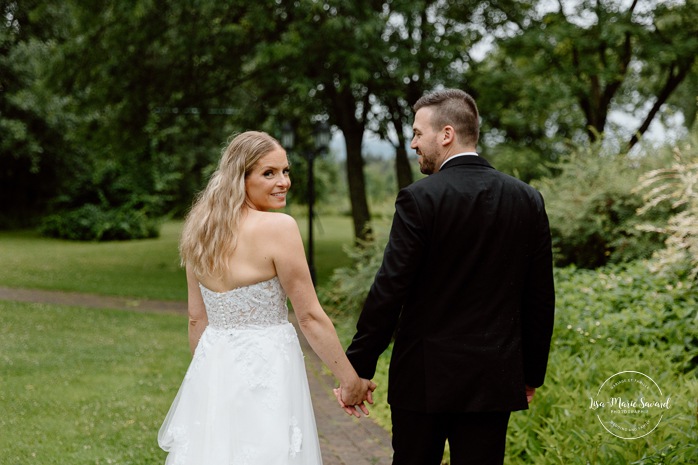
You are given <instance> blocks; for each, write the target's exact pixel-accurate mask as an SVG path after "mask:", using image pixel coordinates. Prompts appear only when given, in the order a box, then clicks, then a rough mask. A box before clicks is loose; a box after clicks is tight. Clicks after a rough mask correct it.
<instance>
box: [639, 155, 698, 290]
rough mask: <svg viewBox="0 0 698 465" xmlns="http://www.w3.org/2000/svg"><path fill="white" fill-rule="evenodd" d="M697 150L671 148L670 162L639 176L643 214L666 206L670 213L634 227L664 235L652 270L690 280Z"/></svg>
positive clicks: (697, 238) (697, 220)
mask: <svg viewBox="0 0 698 465" xmlns="http://www.w3.org/2000/svg"><path fill="white" fill-rule="evenodd" d="M697 186H698V151H696V149H695V146H693V147H692V146H691V145H690V144H688V145H686V147H684V148H680V147H676V148H675V149H674V163H673V164H672V166H670V167H668V168H663V169H657V170H653V171H650V172H648V173H646V174H645V175H643V176H642V177H641V178H640V185H639V186H638V188H637V189H636V190H637V191H638V192H642V193H643V199H644V201H645V205H644V206H643V207H642V208H641V209H640V213H641V214H644V213H647V212H651V211H654V210H656V209H657V208H658V207H659V206H662V205H667V204H668V205H669V206H670V207H671V209H672V216H671V217H670V218H669V220H668V221H667V222H666V223H665V224H660V225H656V224H655V225H653V224H643V225H639V226H638V229H640V230H644V231H650V232H658V233H661V234H664V235H666V236H667V239H666V241H665V244H666V247H665V248H664V249H662V250H660V251H658V252H657V253H655V256H654V259H655V260H654V262H653V269H654V270H655V271H662V272H670V273H672V274H673V273H677V274H678V275H682V274H686V273H688V275H689V279H690V281H692V282H694V281H695V280H696V277H698V191H696V187H697Z"/></svg>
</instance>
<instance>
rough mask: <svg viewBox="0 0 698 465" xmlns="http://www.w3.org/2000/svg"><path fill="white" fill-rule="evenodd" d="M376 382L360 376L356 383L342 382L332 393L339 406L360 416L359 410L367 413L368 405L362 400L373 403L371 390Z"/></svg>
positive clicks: (350, 413)
mask: <svg viewBox="0 0 698 465" xmlns="http://www.w3.org/2000/svg"><path fill="white" fill-rule="evenodd" d="M375 389H376V383H374V382H373V381H371V380H368V379H363V378H360V379H359V382H358V383H351V384H344V385H341V386H340V387H339V388H337V389H334V395H335V397H336V398H337V402H338V403H339V405H340V407H342V408H343V409H344V411H345V412H347V414H349V415H354V416H356V417H360V416H361V414H360V413H359V410H360V411H361V412H363V414H364V415H368V407H366V405H365V404H364V402H368V403H369V404H373V391H374V390H375Z"/></svg>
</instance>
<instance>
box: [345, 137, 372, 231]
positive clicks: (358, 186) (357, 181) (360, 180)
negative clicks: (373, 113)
mask: <svg viewBox="0 0 698 465" xmlns="http://www.w3.org/2000/svg"><path fill="white" fill-rule="evenodd" d="M347 129H348V128H345V129H343V132H344V140H345V141H346V150H347V182H348V184H349V200H350V202H351V217H352V219H353V220H354V238H355V239H356V240H357V241H365V240H369V239H370V238H371V235H372V230H371V214H370V213H369V210H368V201H367V199H366V178H365V177H364V159H363V156H362V154H361V142H362V140H363V135H364V131H363V128H361V129H359V128H354V130H347Z"/></svg>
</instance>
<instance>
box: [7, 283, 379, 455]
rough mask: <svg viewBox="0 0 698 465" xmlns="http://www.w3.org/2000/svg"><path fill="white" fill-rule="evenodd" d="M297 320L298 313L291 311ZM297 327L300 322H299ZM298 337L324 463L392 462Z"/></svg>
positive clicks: (178, 305)
mask: <svg viewBox="0 0 698 465" xmlns="http://www.w3.org/2000/svg"><path fill="white" fill-rule="evenodd" d="M0 300H13V301H20V302H38V303H47V304H58V305H70V306H81V307H94V308H113V309H120V310H130V311H139V312H159V313H180V314H186V312H187V308H186V304H185V303H184V302H171V301H155V300H137V299H130V298H122V297H110V296H100V295H91V294H80V293H74V292H55V291H42V290H35V289H13V288H6V287H0ZM289 316H290V319H291V321H292V323H294V324H296V321H295V318H293V315H292V314H290V315H289ZM296 328H297V326H296ZM298 336H299V339H300V341H301V345H302V346H303V353H305V361H306V369H307V371H308V381H309V384H310V391H311V395H312V398H313V407H314V409H315V419H316V421H317V427H318V435H319V436H320V446H321V448H322V459H323V462H324V465H388V464H390V463H391V455H392V448H391V446H390V435H389V434H388V432H386V431H385V430H384V429H383V428H381V427H380V426H378V425H377V424H376V423H375V422H374V421H373V420H371V418H370V417H369V418H361V419H357V418H354V417H350V416H348V415H347V414H346V413H344V411H342V410H341V409H340V408H339V406H338V405H337V401H336V400H335V398H334V395H333V394H332V388H333V387H334V380H333V378H332V377H331V376H330V375H327V374H326V373H325V372H324V370H323V363H322V362H321V361H320V359H319V358H318V357H317V355H315V353H314V352H313V351H312V350H311V349H310V346H309V345H308V343H307V341H306V340H305V338H304V337H303V334H302V333H301V332H300V331H298Z"/></svg>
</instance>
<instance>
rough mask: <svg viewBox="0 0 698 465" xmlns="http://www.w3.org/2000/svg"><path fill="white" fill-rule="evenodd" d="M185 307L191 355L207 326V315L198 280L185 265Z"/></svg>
mask: <svg viewBox="0 0 698 465" xmlns="http://www.w3.org/2000/svg"><path fill="white" fill-rule="evenodd" d="M187 296H188V297H187V302H188V304H187V308H188V313H189V327H188V333H189V349H190V350H191V353H192V355H194V351H195V350H196V346H197V345H199V339H201V335H202V334H203V332H204V329H206V326H208V315H206V306H205V305H204V298H203V297H202V296H201V289H200V288H199V280H198V279H196V276H195V275H194V273H193V272H192V271H191V270H190V269H189V267H187Z"/></svg>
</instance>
